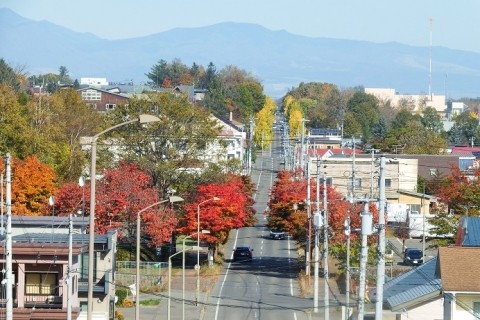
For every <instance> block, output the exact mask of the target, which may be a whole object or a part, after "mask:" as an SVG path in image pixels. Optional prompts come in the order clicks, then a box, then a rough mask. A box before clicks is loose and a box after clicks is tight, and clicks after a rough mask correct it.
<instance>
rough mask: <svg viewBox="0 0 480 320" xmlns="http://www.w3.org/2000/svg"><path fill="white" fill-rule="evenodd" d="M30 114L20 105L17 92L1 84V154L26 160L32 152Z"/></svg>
mask: <svg viewBox="0 0 480 320" xmlns="http://www.w3.org/2000/svg"><path fill="white" fill-rule="evenodd" d="M27 116H28V112H27V110H26V107H25V106H22V105H20V104H19V103H18V100H17V96H16V94H15V91H14V90H13V89H12V88H11V87H10V86H9V85H7V84H0V153H2V154H6V153H10V154H11V155H12V156H14V157H16V158H19V159H25V157H26V156H28V155H30V154H32V152H31V132H30V131H29V126H28V118H27Z"/></svg>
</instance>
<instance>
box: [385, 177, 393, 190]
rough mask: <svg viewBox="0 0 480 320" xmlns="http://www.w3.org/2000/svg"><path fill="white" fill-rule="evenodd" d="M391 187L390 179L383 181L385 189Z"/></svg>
mask: <svg viewBox="0 0 480 320" xmlns="http://www.w3.org/2000/svg"><path fill="white" fill-rule="evenodd" d="M391 187H392V179H385V188H391Z"/></svg>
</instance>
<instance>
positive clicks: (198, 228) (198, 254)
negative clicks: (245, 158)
mask: <svg viewBox="0 0 480 320" xmlns="http://www.w3.org/2000/svg"><path fill="white" fill-rule="evenodd" d="M218 200H220V198H217V197H213V198H210V199H207V200H204V201H202V202H200V203H199V204H198V206H197V265H196V266H195V269H196V270H197V290H196V292H197V294H196V297H195V305H196V306H198V302H199V301H200V233H201V232H200V206H201V205H202V204H204V203H206V202H209V201H218Z"/></svg>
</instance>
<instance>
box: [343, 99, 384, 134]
mask: <svg viewBox="0 0 480 320" xmlns="http://www.w3.org/2000/svg"><path fill="white" fill-rule="evenodd" d="M347 108H348V112H350V113H352V114H353V115H354V117H355V119H356V122H358V124H360V126H361V127H362V138H363V139H364V140H366V141H368V140H369V139H370V137H371V136H372V131H373V128H374V127H375V125H376V124H377V123H378V120H379V105H378V100H377V98H375V97H374V96H373V95H370V94H367V93H365V92H360V91H359V92H355V94H354V95H353V96H352V97H351V98H350V100H348V102H347Z"/></svg>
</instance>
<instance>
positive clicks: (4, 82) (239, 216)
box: [0, 60, 266, 246]
mask: <svg viewBox="0 0 480 320" xmlns="http://www.w3.org/2000/svg"><path fill="white" fill-rule="evenodd" d="M2 61H3V60H2ZM228 70H233V71H235V72H238V74H240V75H243V76H246V75H247V74H246V73H245V72H243V71H241V70H238V69H236V68H233V67H232V68H229V69H228ZM0 71H1V72H0V104H1V107H2V108H1V110H0V121H2V126H0V152H1V153H2V154H6V153H7V152H8V153H10V154H11V155H12V157H13V160H12V164H13V165H12V170H13V175H12V176H13V182H12V189H13V190H12V198H13V199H12V206H13V214H24V215H46V216H48V215H51V213H52V209H53V208H52V207H50V206H49V205H48V199H49V198H50V196H51V195H54V196H55V203H54V210H53V212H55V214H57V215H68V214H70V213H76V212H78V211H79V210H82V212H83V214H84V215H88V214H89V212H88V211H89V207H90V206H89V191H88V190H89V184H88V179H89V177H88V171H89V170H88V168H89V163H90V162H89V161H90V154H89V148H88V145H87V146H82V145H80V138H81V137H85V136H87V137H88V136H93V135H94V134H96V133H98V132H101V131H102V130H103V129H104V128H109V127H111V126H113V125H115V124H118V123H122V122H124V121H126V120H128V119H132V118H135V117H137V116H138V115H139V114H142V113H147V114H153V115H156V116H157V117H158V118H159V119H160V121H159V122H156V123H152V124H149V125H148V126H144V127H141V126H140V125H129V126H123V127H120V128H118V129H117V130H113V131H110V132H108V133H106V134H104V135H102V139H101V140H100V141H99V144H98V148H97V149H98V153H97V172H98V174H99V175H101V176H102V179H100V180H99V182H97V188H96V190H97V198H96V199H97V201H96V221H95V223H96V228H97V230H98V231H100V232H105V231H107V230H108V229H111V228H117V229H118V230H119V232H120V237H122V238H123V239H125V240H128V239H129V237H131V236H132V235H134V232H135V231H134V225H135V221H136V213H137V212H138V211H139V210H140V209H142V208H144V207H146V206H148V205H149V204H152V203H155V202H157V201H159V200H161V199H163V198H165V197H166V196H167V195H168V194H171V192H176V194H178V195H181V196H182V198H184V199H185V202H184V203H183V204H181V205H179V204H175V207H170V206H165V207H163V208H152V209H150V210H147V211H145V212H144V213H143V214H142V228H143V230H142V232H143V234H144V235H146V239H148V241H149V244H150V245H151V246H159V245H161V244H162V243H164V242H165V241H169V240H170V237H171V234H172V232H189V233H190V232H192V230H195V231H196V219H193V218H192V217H193V216H194V215H195V214H196V206H197V205H198V204H199V203H200V202H201V201H202V200H203V199H205V198H206V197H207V198H208V197H209V196H211V195H212V194H214V196H216V197H219V198H220V199H221V200H220V201H217V202H215V203H208V204H205V205H204V206H202V216H204V219H202V229H208V230H210V231H211V233H210V235H209V236H208V239H207V240H208V241H209V242H210V243H211V244H212V246H218V245H219V244H221V243H223V242H224V241H226V239H227V238H228V232H229V231H230V229H231V228H238V227H242V226H245V225H252V224H253V223H254V221H255V218H254V212H253V209H252V208H251V206H252V203H253V200H252V194H253V192H254V190H253V186H252V184H251V182H250V181H249V179H248V177H244V176H242V175H241V173H242V172H243V168H242V163H241V159H231V160H224V159H223V158H219V159H212V155H211V154H208V155H207V154H206V152H207V147H208V146H209V145H211V144H212V143H213V142H215V143H220V145H224V144H223V143H222V142H221V141H218V138H217V135H218V132H219V130H220V127H219V126H218V125H217V122H216V121H215V120H214V119H212V118H211V116H210V114H211V113H210V112H209V110H208V109H207V108H205V107H202V106H199V105H197V106H192V105H191V103H190V101H189V100H188V98H187V97H185V96H178V95H173V94H171V93H168V92H164V93H156V92H146V93H145V95H141V96H139V97H134V98H132V99H131V100H130V101H129V104H128V105H124V106H120V105H117V107H116V108H115V110H113V111H112V112H109V113H105V114H101V113H98V112H96V111H95V110H92V109H91V108H90V107H89V106H87V105H86V104H85V103H84V102H83V101H82V100H81V97H80V95H79V94H78V92H76V91H75V90H73V89H61V90H56V91H55V92H53V93H50V94H45V92H43V93H44V94H40V95H37V94H31V93H30V92H29V91H27V90H26V87H25V86H24V84H26V81H25V77H24V76H23V75H22V74H18V73H16V72H15V70H13V69H12V68H10V67H9V66H8V65H6V64H4V65H2V66H0ZM4 71H5V72H4ZM225 75H226V76H227V75H230V74H229V73H228V72H226V73H225ZM215 76H217V75H215ZM219 79H220V78H219ZM240 80H241V79H240ZM250 80H252V81H253V78H249V81H250ZM242 81H243V80H241V81H240V83H243V82H242ZM224 87H225V85H224V84H222V88H224ZM232 88H233V87H232ZM259 88H260V89H261V90H263V89H262V88H261V86H260V87H259ZM239 91H242V90H241V89H239ZM261 95H262V97H263V100H260V101H263V102H265V101H266V100H265V96H264V95H263V92H261ZM219 101H220V100H219ZM235 101H236V100H235ZM224 104H225V101H224ZM235 105H236V106H237V107H238V106H240V104H237V102H235ZM243 106H245V105H243ZM261 107H263V104H262V105H260V107H257V106H256V107H255V108H253V107H252V108H250V107H248V108H240V107H238V110H239V112H240V111H241V112H242V114H243V113H245V114H249V115H254V114H253V113H252V110H254V109H255V110H256V109H258V110H259V109H261ZM207 156H208V157H207ZM86 173H87V176H86V178H87V184H85V186H84V187H81V186H79V185H78V183H77V181H78V179H79V177H80V176H83V175H85V174H86ZM232 199H235V201H233V202H231V201H232ZM194 209H195V210H194ZM229 219H230V221H229ZM226 222H228V223H226Z"/></svg>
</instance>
